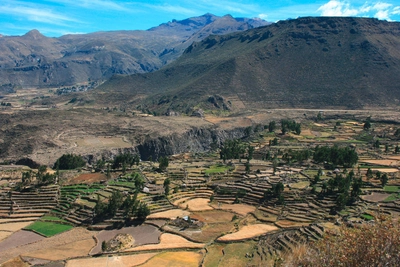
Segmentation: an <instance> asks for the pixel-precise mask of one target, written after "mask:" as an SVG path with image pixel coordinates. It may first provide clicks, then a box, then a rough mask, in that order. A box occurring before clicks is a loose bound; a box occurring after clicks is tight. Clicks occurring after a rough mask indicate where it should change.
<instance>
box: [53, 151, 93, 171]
mask: <svg viewBox="0 0 400 267" xmlns="http://www.w3.org/2000/svg"><path fill="white" fill-rule="evenodd" d="M85 164H86V162H85V160H84V159H83V158H82V156H79V155H74V154H64V155H62V156H61V157H60V158H59V159H58V160H57V161H56V162H55V163H54V168H55V169H59V170H73V169H76V168H80V167H83V166H85Z"/></svg>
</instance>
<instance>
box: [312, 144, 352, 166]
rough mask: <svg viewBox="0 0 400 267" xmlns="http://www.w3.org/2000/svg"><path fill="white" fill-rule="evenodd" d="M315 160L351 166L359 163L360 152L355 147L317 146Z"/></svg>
mask: <svg viewBox="0 0 400 267" xmlns="http://www.w3.org/2000/svg"><path fill="white" fill-rule="evenodd" d="M313 160H314V161H315V162H317V163H322V162H325V161H326V162H328V163H331V164H333V165H334V166H337V165H341V166H344V167H346V168H350V167H352V166H353V165H354V164H356V163H357V161H358V154H357V152H356V151H355V149H353V148H350V147H338V146H336V145H335V146H333V147H329V146H316V147H315V150H314V157H313Z"/></svg>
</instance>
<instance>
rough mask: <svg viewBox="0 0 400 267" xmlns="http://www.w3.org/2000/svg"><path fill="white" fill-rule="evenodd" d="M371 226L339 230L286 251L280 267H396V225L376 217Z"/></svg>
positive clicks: (399, 242) (399, 234) (399, 256)
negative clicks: (314, 241) (309, 243)
mask: <svg viewBox="0 0 400 267" xmlns="http://www.w3.org/2000/svg"><path fill="white" fill-rule="evenodd" d="M375 219H376V222H377V223H376V224H375V225H367V224H365V225H362V226H360V227H358V228H346V227H345V226H344V227H342V228H341V229H340V233H339V234H338V235H327V236H326V237H325V238H324V239H321V240H320V241H318V242H316V243H313V244H311V245H308V246H304V245H302V246H300V247H298V248H297V249H295V250H294V251H293V252H292V253H289V254H288V255H287V256H286V257H285V259H284V261H283V263H282V266H288V267H291V266H328V267H329V266H360V267H361V266H362V267H369V266H371V267H372V266H374V267H380V266H398V264H399V262H400V253H399V249H400V225H399V223H398V222H395V221H393V220H391V219H388V218H384V217H381V216H379V215H378V216H376V217H375Z"/></svg>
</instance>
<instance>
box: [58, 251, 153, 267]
mask: <svg viewBox="0 0 400 267" xmlns="http://www.w3.org/2000/svg"><path fill="white" fill-rule="evenodd" d="M157 254H158V253H143V254H136V255H126V256H111V257H107V256H106V257H98V258H84V259H73V260H69V261H67V264H66V265H65V267H81V266H90V267H104V266H109V267H131V266H138V265H140V264H143V263H145V262H146V261H148V260H149V259H151V258H152V257H154V256H155V255H157Z"/></svg>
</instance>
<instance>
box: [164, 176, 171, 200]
mask: <svg viewBox="0 0 400 267" xmlns="http://www.w3.org/2000/svg"><path fill="white" fill-rule="evenodd" d="M170 184H171V181H170V179H169V178H167V179H165V180H164V193H165V195H166V196H168V194H169V185H170Z"/></svg>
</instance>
